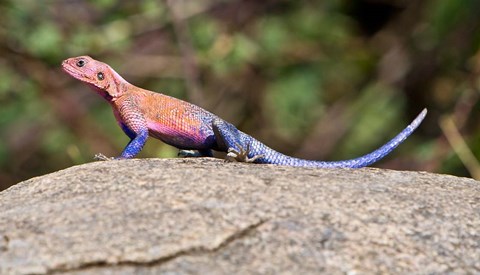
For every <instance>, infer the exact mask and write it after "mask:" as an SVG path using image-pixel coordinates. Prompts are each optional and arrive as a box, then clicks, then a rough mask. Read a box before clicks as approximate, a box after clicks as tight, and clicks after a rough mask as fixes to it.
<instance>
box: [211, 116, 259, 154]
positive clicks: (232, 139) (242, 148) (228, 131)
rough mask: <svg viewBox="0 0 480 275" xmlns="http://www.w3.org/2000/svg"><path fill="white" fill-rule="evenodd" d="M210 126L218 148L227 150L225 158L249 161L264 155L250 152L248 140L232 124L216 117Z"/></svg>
mask: <svg viewBox="0 0 480 275" xmlns="http://www.w3.org/2000/svg"><path fill="white" fill-rule="evenodd" d="M212 126H213V127H212V128H213V132H214V133H215V139H216V140H217V145H218V147H219V149H220V150H222V151H225V152H227V157H226V159H227V160H229V161H238V162H250V163H251V162H255V161H256V160H257V159H260V158H263V157H264V155H263V154H254V153H253V152H252V150H251V144H250V141H248V140H245V137H244V136H242V133H241V132H240V131H239V130H238V129H237V128H236V127H235V126H233V125H232V124H230V123H228V122H226V121H224V120H222V119H219V118H217V119H215V120H214V121H213V125H212Z"/></svg>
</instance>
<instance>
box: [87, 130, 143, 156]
mask: <svg viewBox="0 0 480 275" xmlns="http://www.w3.org/2000/svg"><path fill="white" fill-rule="evenodd" d="M129 136H130V135H129ZM147 138H148V130H143V131H141V132H140V133H138V134H137V135H136V136H135V137H134V138H133V139H131V140H130V142H129V143H128V144H127V146H125V149H123V152H122V154H121V155H120V156H119V157H115V158H109V157H107V156H105V155H103V154H96V155H95V160H114V159H130V158H133V157H135V156H136V155H138V153H140V151H142V148H143V146H144V145H145V143H146V142H147Z"/></svg>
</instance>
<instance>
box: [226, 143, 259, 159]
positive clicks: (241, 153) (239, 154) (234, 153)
mask: <svg viewBox="0 0 480 275" xmlns="http://www.w3.org/2000/svg"><path fill="white" fill-rule="evenodd" d="M235 145H237V147H238V148H239V150H237V149H235V148H233V147H230V148H228V153H227V158H226V159H227V160H228V161H232V162H233V161H238V162H247V163H253V162H255V161H256V160H257V159H259V158H263V157H265V155H255V156H253V157H249V156H248V153H250V143H248V144H247V148H246V149H244V148H243V146H241V145H240V144H238V143H235Z"/></svg>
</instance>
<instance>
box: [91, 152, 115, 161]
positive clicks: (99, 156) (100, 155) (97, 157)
mask: <svg viewBox="0 0 480 275" xmlns="http://www.w3.org/2000/svg"><path fill="white" fill-rule="evenodd" d="M93 159H94V160H114V159H115V158H109V157H107V156H105V155H104V154H102V153H98V154H96V155H95V156H94V157H93Z"/></svg>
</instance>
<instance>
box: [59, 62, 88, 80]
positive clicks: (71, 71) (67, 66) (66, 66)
mask: <svg viewBox="0 0 480 275" xmlns="http://www.w3.org/2000/svg"><path fill="white" fill-rule="evenodd" d="M62 68H63V71H65V72H66V73H67V74H69V75H71V76H73V77H74V78H76V79H78V80H82V81H85V80H88V77H87V76H86V75H85V74H84V73H82V72H81V71H79V70H77V69H76V68H75V67H74V66H73V65H71V64H70V63H68V62H67V60H64V61H63V62H62Z"/></svg>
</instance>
